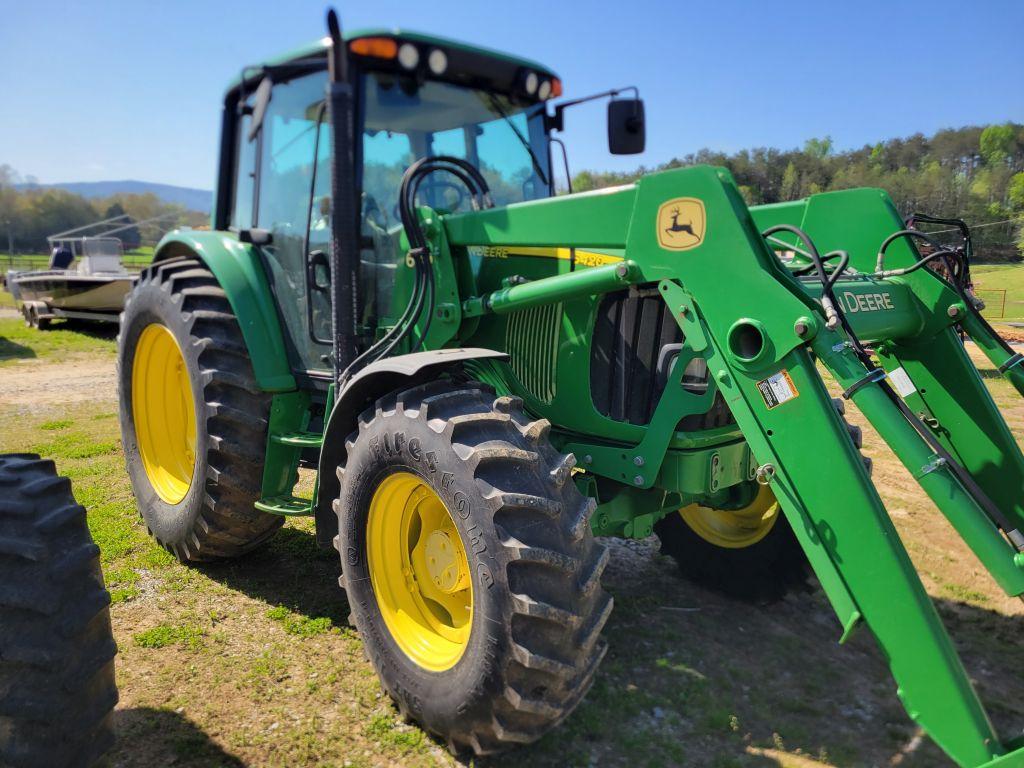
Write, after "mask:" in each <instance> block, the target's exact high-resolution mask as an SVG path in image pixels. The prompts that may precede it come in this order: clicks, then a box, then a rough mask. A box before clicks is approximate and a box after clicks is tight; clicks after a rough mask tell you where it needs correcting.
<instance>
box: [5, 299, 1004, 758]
mask: <svg viewBox="0 0 1024 768" xmlns="http://www.w3.org/2000/svg"><path fill="white" fill-rule="evenodd" d="M84 331H85V327H84V326H82V327H78V326H67V325H64V324H57V325H55V326H54V328H53V330H49V331H45V332H40V331H35V330H29V329H24V328H23V326H22V325H21V324H20V321H18V320H16V319H2V318H0V424H2V425H3V427H2V428H0V451H5V452H6V451H26V450H28V451H35V452H39V453H41V454H43V455H45V456H48V457H51V458H53V459H54V460H55V461H56V463H57V467H58V469H59V471H61V472H63V473H65V474H67V475H69V476H70V477H71V478H72V479H73V481H74V489H75V493H76V495H77V497H78V500H79V501H80V502H81V503H82V504H84V505H86V507H87V508H88V510H89V523H90V527H91V529H92V532H93V536H94V537H95V539H96V541H97V543H98V544H99V545H100V547H101V550H102V558H103V564H104V569H105V575H106V581H107V586H108V588H109V590H110V592H111V595H112V598H113V607H112V618H113V624H114V631H115V635H116V639H117V642H118V645H119V648H120V653H119V656H118V661H117V676H118V685H119V687H120V691H121V703H120V704H119V706H118V711H117V714H116V727H117V729H118V733H119V742H118V745H117V746H116V747H115V750H114V752H113V754H112V755H111V757H110V759H109V765H111V766H118V767H121V766H131V767H134V766H138V767H139V768H142V766H146V767H147V768H148V767H149V766H153V765H175V766H186V767H190V766H195V767H197V768H198V767H199V766H231V767H237V766H244V765H259V766H299V765H317V766H336V768H342V767H343V766H350V767H351V768H370V767H371V766H414V767H415V766H450V765H453V764H455V763H454V761H453V759H452V758H451V757H450V756H449V755H448V754H447V752H446V751H445V750H444V749H443V748H442V747H441V746H439V745H438V744H437V743H436V742H434V741H433V740H432V739H431V738H429V737H428V736H427V735H426V734H424V733H423V732H422V731H420V730H419V729H418V728H416V727H415V726H413V725H409V724H406V723H404V722H403V721H402V718H401V717H400V716H399V714H398V713H397V712H396V711H395V709H394V707H393V706H392V705H391V703H390V700H389V699H388V698H387V697H386V696H385V695H384V694H383V692H382V690H381V688H380V685H379V684H378V682H377V678H376V675H375V674H374V671H373V669H372V668H371V666H370V664H369V663H368V662H367V661H366V659H365V658H364V656H363V650H362V644H361V641H360V638H359V636H358V634H357V633H356V632H355V631H354V630H353V628H352V627H350V626H349V624H348V621H347V615H348V608H347V606H346V604H345V600H344V595H343V593H342V592H341V591H340V590H339V589H338V587H337V578H338V575H339V572H340V568H339V564H338V562H337V554H336V553H335V552H334V551H333V550H331V551H329V552H322V551H320V550H318V549H317V548H316V546H315V543H314V541H313V528H312V523H311V522H309V521H306V520H297V521H288V523H287V524H286V525H285V527H284V528H283V529H282V530H281V531H280V532H279V533H278V534H277V535H276V536H275V537H274V538H273V539H272V540H271V541H270V542H269V544H268V545H267V546H265V547H264V548H262V549H261V550H259V551H258V552H255V553H253V554H251V555H249V556H247V557H244V558H241V559H239V560H237V561H233V562H230V563H226V564H217V565H208V566H203V567H195V568H190V567H185V566H184V565H182V564H180V563H179V562H178V561H177V560H175V559H174V558H173V557H171V556H170V555H169V554H168V553H167V552H165V551H164V550H163V549H161V548H160V547H158V546H156V545H155V544H154V543H153V541H152V539H150V537H149V536H148V535H147V533H146V530H145V527H144V526H143V524H142V522H141V520H140V517H139V514H138V511H137V509H136V505H135V502H134V500H133V497H132V495H131V491H130V488H129V484H128V480H127V477H126V474H125V468H124V458H123V455H122V452H121V447H120V435H119V429H118V419H117V397H116V392H115V377H114V355H115V352H114V339H113V333H114V331H113V330H112V329H102V330H92V331H90V332H88V333H86V332H84ZM985 371H986V373H988V374H989V375H987V376H986V378H985V380H986V382H987V383H988V384H989V386H990V388H991V391H992V394H993V396H994V397H995V399H996V400H997V401H998V402H999V403H1000V405H1001V406H1002V407H1003V408H1004V412H1005V413H1006V415H1007V418H1008V421H1009V422H1010V425H1011V428H1012V429H1013V430H1014V433H1015V434H1016V435H1018V436H1019V437H1020V436H1024V405H1022V401H1021V399H1020V398H1019V397H1017V396H1016V394H1015V393H1014V392H1013V391H1012V390H1011V388H1010V387H1009V385H1008V384H1006V383H1005V382H1004V381H1002V380H1001V379H999V378H995V377H994V376H993V375H992V374H993V373H994V372H993V371H991V367H990V366H987V365H986V366H985ZM851 418H852V420H854V421H858V419H857V414H852V417H851ZM860 423H863V422H862V421H861V422H860ZM865 453H866V454H867V455H869V456H870V457H871V458H872V459H873V460H874V462H875V464H874V466H875V480H876V484H877V486H878V487H879V489H880V491H881V493H882V495H883V498H884V500H885V502H886V504H887V507H888V509H889V511H890V513H891V515H892V517H893V519H894V521H895V523H896V525H897V527H898V529H899V531H900V533H901V536H902V537H903V539H904V541H905V542H907V545H908V550H909V552H910V555H911V557H912V558H913V559H914V561H915V564H916V565H917V567H918V569H919V571H920V572H921V574H922V579H923V581H924V583H925V586H926V588H927V589H928V591H929V592H930V594H931V595H932V597H933V598H934V599H935V601H936V604H937V605H938V608H939V610H940V613H941V615H942V616H943V619H944V620H945V621H946V623H947V625H948V626H949V627H950V630H951V631H952V632H953V633H954V635H955V636H956V638H957V642H958V647H959V648H960V650H961V652H962V653H963V655H964V659H965V663H966V664H967V666H968V669H969V671H970V673H971V675H972V678H973V679H974V680H975V681H976V683H977V685H978V687H979V689H980V691H981V694H982V696H983V698H984V699H985V700H986V701H987V702H988V703H989V704H990V705H991V712H992V714H993V717H994V719H995V721H996V723H997V725H999V726H1000V727H1001V730H1002V732H1004V733H1007V734H1009V733H1011V732H1018V733H1019V732H1020V727H1021V725H1024V704H1022V702H1024V680H1022V678H1021V675H1020V674H1019V670H1020V669H1021V668H1022V666H1024V646H1022V644H1021V643H1020V621H1021V616H1022V609H1021V605H1020V603H1019V602H1018V601H1017V600H1015V599H1009V598H1006V597H1005V596H1004V595H1003V594H1002V593H1001V592H1000V591H999V589H998V588H997V587H996V585H995V584H994V583H993V582H992V580H991V579H990V578H989V577H988V576H987V574H986V573H985V572H984V571H983V570H982V569H981V567H980V565H979V564H978V563H977V561H976V560H975V559H974V557H973V555H971V553H970V552H969V551H968V550H967V548H966V547H965V546H964V545H963V543H962V542H961V541H960V540H959V539H958V538H957V537H956V536H955V535H954V534H953V533H952V531H951V529H950V527H949V526H948V524H947V523H946V522H945V520H944V519H943V518H942V517H941V516H940V515H939V514H938V513H937V512H936V510H935V509H934V508H933V507H932V505H931V504H930V503H929V502H928V501H927V499H926V498H925V497H924V495H923V494H922V493H921V491H920V489H919V488H918V486H917V485H916V483H915V482H914V481H913V479H912V478H911V477H910V476H909V474H908V473H906V472H905V471H904V469H903V468H902V466H901V465H899V464H898V463H897V462H896V461H895V459H894V458H893V457H892V456H891V455H890V454H889V453H888V451H887V449H885V448H884V446H883V445H882V444H881V443H880V441H879V439H878V437H877V435H875V433H874V432H873V430H871V429H870V427H867V428H866V430H865ZM605 584H606V588H608V589H609V590H610V591H611V592H612V594H613V595H614V597H615V600H616V607H615V610H614V612H613V614H612V618H611V620H610V622H609V625H608V628H607V630H606V633H605V635H606V637H607V638H608V640H609V642H610V650H609V653H608V656H607V657H606V659H605V661H604V664H603V666H602V667H601V670H600V672H599V674H598V678H597V681H596V683H595V685H594V688H593V689H592V690H591V692H590V693H589V694H588V696H587V697H586V699H585V700H584V702H583V703H582V704H581V706H580V707H579V708H578V709H577V711H576V712H575V713H574V714H573V715H572V716H571V717H570V718H568V720H567V721H566V722H565V723H564V724H563V725H562V726H560V727H559V728H558V729H556V730H555V731H553V732H552V733H551V734H549V735H548V736H547V737H545V738H544V739H542V740H541V741H540V742H538V743H537V744H535V745H533V746H530V747H526V748H523V749H520V750H517V751H513V752H511V753H509V754H508V755H506V756H502V757H500V758H494V759H489V760H485V761H476V763H475V764H476V765H478V766H494V767H496V768H517V767H519V766H522V768H527V767H528V766H529V767H530V768H534V767H539V768H547V767H550V768H563V767H564V766H580V767H581V768H589V766H594V765H600V766H623V767H626V766H628V768H646V767H647V766H651V767H654V766H708V767H709V768H769V767H789V768H810V767H811V766H822V765H826V766H837V767H840V766H841V767H843V768H853V767H854V766H866V765H894V764H899V765H900V766H901V768H934V767H935V766H943V765H947V764H948V762H947V761H945V759H944V758H943V757H942V755H941V753H940V752H939V751H938V749H937V748H936V747H934V745H932V744H931V743H930V742H929V741H928V740H923V741H922V740H920V739H919V738H917V736H918V733H919V732H918V730H917V728H916V727H915V726H914V725H913V723H912V722H911V721H910V720H909V718H908V717H907V716H906V714H905V713H904V712H903V709H902V707H901V706H900V704H899V701H898V699H897V697H896V695H895V687H896V686H895V683H894V682H893V681H892V679H891V677H890V676H889V674H888V670H887V666H886V663H885V661H884V659H883V658H882V657H881V654H880V653H879V652H878V650H877V647H876V644H875V643H874V641H873V639H872V638H871V637H870V636H869V634H868V633H867V632H864V631H862V632H860V633H859V634H857V635H855V636H854V637H853V638H852V640H851V641H850V642H849V643H848V644H847V645H845V646H843V647H840V646H838V645H837V644H836V641H837V640H838V638H839V634H840V627H839V625H838V622H837V621H836V620H835V617H834V614H833V613H832V611H831V609H830V607H829V606H828V604H827V601H826V600H825V598H824V597H823V595H822V594H821V592H820V590H817V589H816V588H815V589H814V590H812V591H811V592H809V593H806V594H796V595H793V596H791V597H789V598H787V599H786V600H784V601H783V602H782V603H780V604H777V605H772V606H757V605H749V604H744V603H739V602H736V601H733V600H729V599H725V598H722V597H720V596H718V595H716V594H713V593H710V592H707V591H705V590H702V589H700V588H698V587H695V586H694V585H692V584H689V583H687V582H685V581H683V580H681V579H680V578H678V577H677V575H676V571H675V567H674V565H673V564H672V563H671V562H670V561H668V560H667V559H666V558H663V557H660V556H659V555H657V554H656V546H655V545H654V544H653V543H652V542H650V541H644V542H628V543H616V544H613V545H612V558H611V563H610V565H609V568H608V571H607V573H606V578H605ZM1011 728H1013V729H1015V730H1012V731H1011Z"/></svg>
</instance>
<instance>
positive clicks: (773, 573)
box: [654, 398, 871, 602]
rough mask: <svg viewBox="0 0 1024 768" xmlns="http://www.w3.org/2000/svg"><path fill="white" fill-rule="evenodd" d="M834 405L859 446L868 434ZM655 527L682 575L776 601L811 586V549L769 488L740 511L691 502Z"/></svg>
mask: <svg viewBox="0 0 1024 768" xmlns="http://www.w3.org/2000/svg"><path fill="white" fill-rule="evenodd" d="M832 407H833V408H835V410H836V412H837V413H838V414H839V417H840V418H841V419H842V420H843V423H844V424H845V425H846V432H847V434H848V435H849V437H850V442H852V443H853V446H854V447H855V448H856V449H857V450H858V451H859V450H860V449H861V448H862V447H863V444H864V436H863V433H862V432H861V429H860V427H856V426H854V425H853V424H851V423H850V422H849V421H847V420H846V403H845V402H844V401H843V400H841V399H840V398H833V399H832ZM861 460H862V461H863V463H864V468H865V469H866V470H867V472H868V474H871V459H869V458H868V457H867V456H863V455H862V456H861ZM654 532H655V533H656V534H657V535H658V538H659V539H660V540H661V552H662V554H664V555H669V556H670V557H672V558H673V559H674V560H675V561H676V564H677V565H678V566H679V571H680V573H682V575H683V576H684V577H686V578H687V579H689V580H691V581H693V582H696V583H697V584H700V585H701V586H703V587H705V588H707V589H711V590H714V591H716V592H720V593H722V594H725V595H728V596H729V597H734V598H737V599H739V600H747V601H752V602H774V601H777V600H781V599H782V598H783V597H785V596H786V595H787V594H789V593H790V592H793V591H806V590H807V589H808V579H809V578H810V576H811V564H810V562H809V561H808V560H807V553H806V552H804V550H803V547H801V546H800V542H799V541H798V540H797V538H796V534H795V533H793V529H792V527H791V526H790V524H789V520H787V519H786V517H785V515H784V514H783V513H782V511H781V509H779V505H778V502H777V501H776V499H775V496H774V494H772V492H771V491H770V490H769V489H768V488H767V487H761V488H759V489H758V492H757V495H756V497H755V498H754V500H753V501H752V502H751V503H750V505H749V506H747V507H745V508H743V509H740V510H720V509H713V508H710V507H703V506H700V505H699V504H693V505H691V506H689V507H686V508H684V509H681V510H679V514H669V515H667V516H666V517H664V518H662V519H661V520H659V521H658V522H657V523H655V525H654Z"/></svg>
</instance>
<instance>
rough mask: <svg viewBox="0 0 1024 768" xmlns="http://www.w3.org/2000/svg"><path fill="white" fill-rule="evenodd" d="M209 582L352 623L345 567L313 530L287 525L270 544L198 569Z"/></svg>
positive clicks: (335, 621) (343, 623) (333, 620)
mask: <svg viewBox="0 0 1024 768" xmlns="http://www.w3.org/2000/svg"><path fill="white" fill-rule="evenodd" d="M200 569H201V570H202V572H203V573H204V574H205V575H206V576H208V577H209V578H211V579H213V580H215V581H218V582H220V583H221V584H224V585H225V586H227V587H230V588H231V589H235V590H238V591H239V592H242V593H244V594H246V595H248V596H249V597H252V598H254V599H257V600H262V601H263V602H265V603H267V604H268V605H272V606H276V605H283V606H285V607H287V608H288V609H289V610H291V611H293V612H295V613H297V614H300V615H302V616H307V617H309V618H320V617H327V618H329V619H330V620H331V623H333V624H334V625H335V626H338V627H344V626H347V625H348V603H347V602H346V600H345V592H344V591H343V590H342V589H341V587H339V586H338V577H339V576H340V575H341V563H340V562H339V558H338V553H337V552H335V551H334V549H326V550H321V549H320V548H318V547H317V545H316V538H315V537H314V535H313V534H312V532H307V531H304V530H300V529H299V528H296V527H293V526H291V525H289V524H286V525H285V526H284V527H282V528H281V529H280V530H279V531H278V532H277V533H276V534H274V536H273V538H272V539H271V540H270V541H269V542H267V544H266V546H264V547H261V548H259V549H258V550H256V551H255V552H252V553H250V554H248V555H246V556H245V557H242V558H239V559H238V560H232V561H229V562H226V563H212V564H208V565H203V566H200Z"/></svg>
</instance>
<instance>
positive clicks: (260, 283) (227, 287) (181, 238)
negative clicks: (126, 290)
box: [153, 229, 296, 392]
mask: <svg viewBox="0 0 1024 768" xmlns="http://www.w3.org/2000/svg"><path fill="white" fill-rule="evenodd" d="M177 256H191V257H195V258H198V259H199V260H200V261H202V262H203V264H205V265H206V267H207V269H209V270H210V271H211V272H213V275H214V277H216V278H217V282H218V283H219V284H220V287H221V288H223V289H224V293H226V294H227V297H228V302H229V303H230V304H231V309H232V310H233V311H234V313H235V317H236V318H238V325H239V326H240V327H241V329H242V338H244V339H245V346H246V348H247V349H248V350H249V358H250V360H251V361H252V369H253V373H254V374H255V375H256V382H257V383H258V384H259V386H260V388H261V389H263V390H264V391H266V392H286V391H289V390H293V389H295V388H296V384H295V377H294V376H292V372H291V368H290V367H289V365H288V353H287V349H286V348H285V344H284V334H283V333H282V332H281V321H280V319H279V316H278V313H277V305H276V303H275V302H274V294H273V293H272V292H271V290H270V284H269V283H268V282H267V276H266V274H265V273H264V271H263V265H262V263H261V261H260V257H259V253H258V252H257V249H256V247H255V246H253V245H250V244H248V243H241V242H239V241H238V238H237V237H235V235H233V234H232V233H230V232H221V231H216V230H214V231H205V230H187V229H186V230H174V231H172V232H169V233H167V234H166V235H165V236H164V237H163V239H162V240H161V241H160V243H159V244H158V245H157V247H156V251H155V252H154V254H153V262H154V263H156V262H158V261H163V260H165V259H171V258H174V257H177Z"/></svg>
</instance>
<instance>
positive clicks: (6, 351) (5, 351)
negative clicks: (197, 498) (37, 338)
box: [0, 336, 36, 361]
mask: <svg viewBox="0 0 1024 768" xmlns="http://www.w3.org/2000/svg"><path fill="white" fill-rule="evenodd" d="M33 357H36V351H35V350H34V349H32V347H26V346H25V345H24V344H19V343H18V342H16V341H12V340H11V339H7V338H4V337H3V336H0V361H2V360H28V359H31V358H33Z"/></svg>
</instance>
